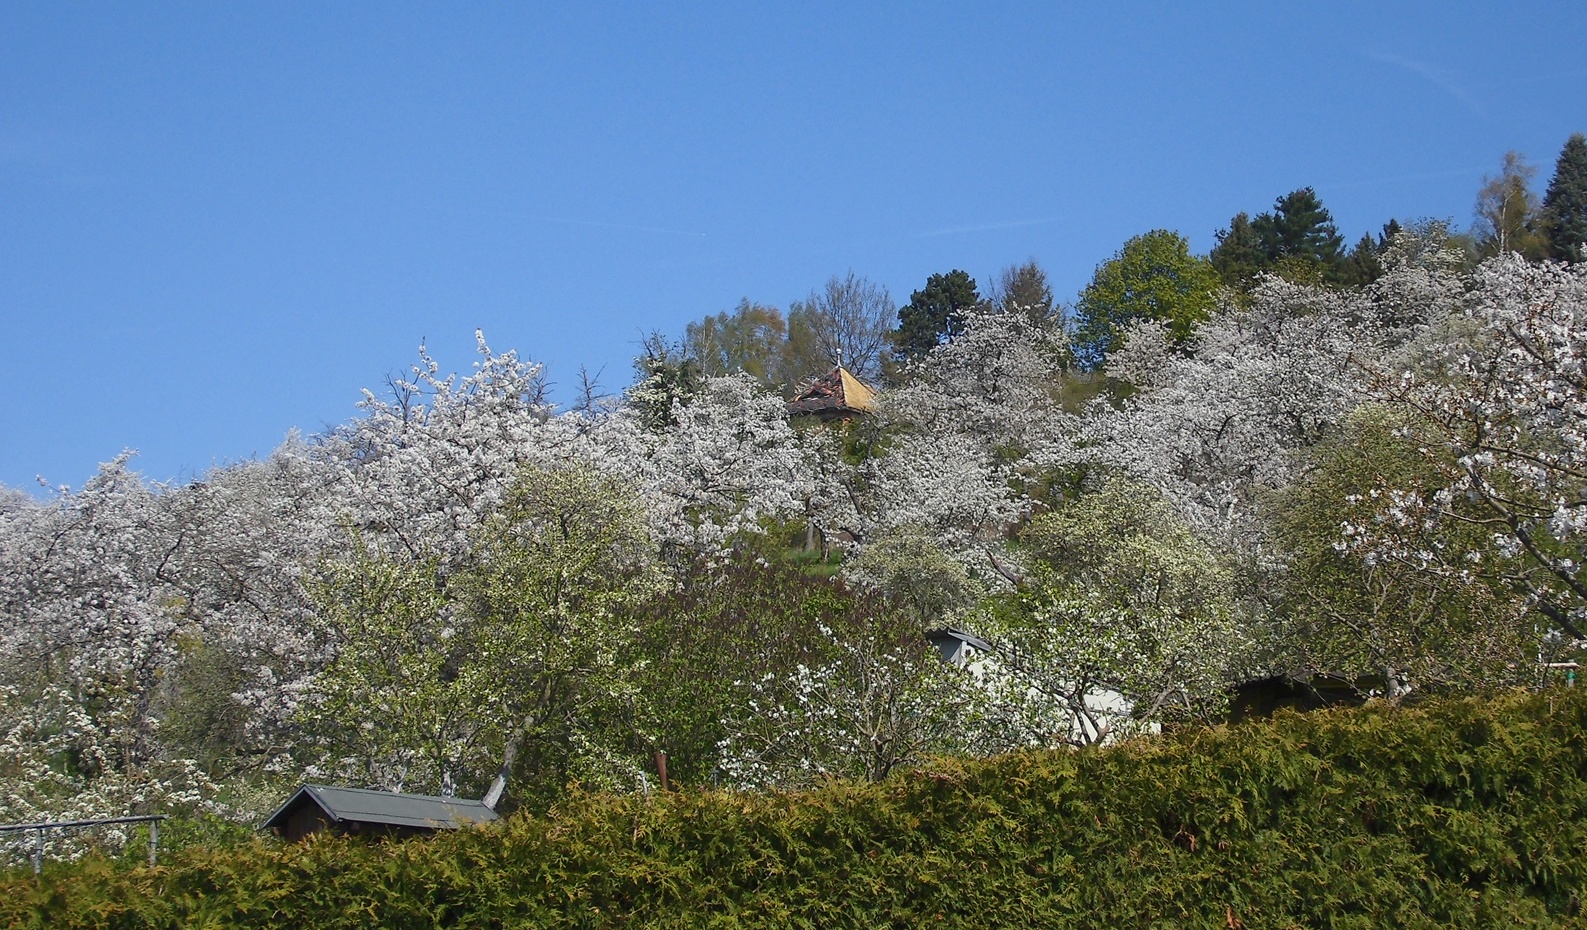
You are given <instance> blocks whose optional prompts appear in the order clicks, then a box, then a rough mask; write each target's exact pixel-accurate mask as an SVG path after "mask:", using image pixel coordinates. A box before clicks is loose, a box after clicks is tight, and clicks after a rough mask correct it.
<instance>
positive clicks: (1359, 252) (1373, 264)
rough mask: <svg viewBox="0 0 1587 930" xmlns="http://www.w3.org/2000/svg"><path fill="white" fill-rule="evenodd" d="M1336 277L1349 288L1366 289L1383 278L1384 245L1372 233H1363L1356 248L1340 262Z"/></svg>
mask: <svg viewBox="0 0 1587 930" xmlns="http://www.w3.org/2000/svg"><path fill="white" fill-rule="evenodd" d="M1335 277H1336V279H1337V280H1338V282H1339V283H1340V284H1344V285H1346V286H1349V287H1365V286H1366V285H1368V284H1371V283H1372V282H1373V281H1376V280H1377V279H1379V278H1381V277H1383V244H1382V243H1381V242H1380V241H1379V240H1377V239H1374V238H1372V234H1371V233H1362V234H1361V238H1360V240H1358V241H1357V242H1356V244H1355V248H1352V249H1351V250H1350V253H1349V254H1348V255H1346V256H1345V257H1344V259H1343V260H1341V261H1340V263H1339V270H1338V273H1337V274H1336V275H1335Z"/></svg>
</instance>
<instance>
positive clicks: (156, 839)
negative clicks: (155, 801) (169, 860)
mask: <svg viewBox="0 0 1587 930" xmlns="http://www.w3.org/2000/svg"><path fill="white" fill-rule="evenodd" d="M159 849H160V822H159V821H158V820H151V821H149V867H150V868H153V867H154V860H155V856H156V855H157V854H158V851H159Z"/></svg>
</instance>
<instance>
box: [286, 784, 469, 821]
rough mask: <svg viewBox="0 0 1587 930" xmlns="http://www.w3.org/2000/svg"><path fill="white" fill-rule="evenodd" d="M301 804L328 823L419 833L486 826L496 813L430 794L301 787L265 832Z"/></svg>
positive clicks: (317, 786)
mask: <svg viewBox="0 0 1587 930" xmlns="http://www.w3.org/2000/svg"><path fill="white" fill-rule="evenodd" d="M304 804H314V805H316V806H318V807H319V809H320V810H322V811H324V812H325V814H326V816H327V817H329V818H330V820H331V822H332V823H375V824H382V825H384V826H392V827H412V828H415V829H420V830H456V829H458V828H460V827H465V826H468V825H470V824H479V823H490V822H491V821H493V820H496V819H498V818H497V815H496V812H495V811H493V810H491V809H490V808H488V807H486V806H485V804H484V802H483V801H469V800H465V799H463V798H442V797H437V796H435V795H431V794H399V793H397V792H395V791H370V790H367V789H364V788H333V787H331V786H329V785H304V786H303V787H301V788H299V789H298V790H297V793H295V794H293V795H292V797H290V798H288V799H287V801H286V803H285V804H282V805H281V807H280V808H278V809H277V810H276V812H275V813H274V814H271V815H270V819H269V820H266V821H265V823H264V825H265V828H266V829H272V828H275V827H279V826H281V825H283V824H285V823H286V822H287V820H288V819H290V818H291V816H292V814H293V812H294V811H296V810H298V809H299V808H301V807H302V805H304Z"/></svg>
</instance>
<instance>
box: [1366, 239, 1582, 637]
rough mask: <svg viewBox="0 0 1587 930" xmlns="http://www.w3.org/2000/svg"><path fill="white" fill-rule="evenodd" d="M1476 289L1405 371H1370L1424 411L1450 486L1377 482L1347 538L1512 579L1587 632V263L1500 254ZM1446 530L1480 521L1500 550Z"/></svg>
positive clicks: (1425, 438)
mask: <svg viewBox="0 0 1587 930" xmlns="http://www.w3.org/2000/svg"><path fill="white" fill-rule="evenodd" d="M1465 284H1466V288H1465V290H1464V291H1463V292H1462V293H1460V294H1458V295H1455V296H1454V297H1453V299H1452V302H1453V306H1452V307H1451V308H1450V312H1449V313H1447V315H1446V316H1445V318H1444V319H1443V320H1442V321H1441V324H1440V325H1438V326H1435V327H1430V328H1429V329H1428V330H1427V332H1426V333H1425V334H1424V335H1423V337H1422V338H1421V339H1419V340H1418V341H1417V343H1415V344H1414V345H1413V346H1411V347H1410V348H1409V350H1408V351H1407V352H1406V353H1404V356H1403V363H1404V367H1391V366H1383V365H1377V366H1367V370H1368V372H1369V373H1370V375H1371V377H1372V393H1373V396H1374V397H1376V398H1378V399H1379V400H1381V401H1383V402H1385V403H1387V404H1389V405H1391V406H1396V407H1399V408H1402V409H1405V410H1407V411H1409V412H1410V413H1411V414H1412V415H1413V416H1411V417H1410V418H1408V419H1409V422H1408V424H1407V426H1406V427H1405V428H1404V435H1405V437H1406V438H1407V439H1408V440H1410V441H1411V442H1412V443H1413V444H1415V445H1416V446H1418V447H1419V448H1422V449H1424V450H1425V451H1426V454H1427V456H1428V459H1429V461H1430V462H1432V463H1434V464H1435V465H1436V466H1437V467H1438V468H1439V469H1440V470H1441V472H1442V475H1443V483H1442V485H1441V486H1439V487H1436V488H1434V489H1432V490H1431V491H1430V492H1418V491H1417V490H1416V489H1412V488H1374V489H1371V493H1372V494H1373V495H1374V499H1375V500H1377V501H1379V506H1378V507H1377V508H1376V509H1375V514H1376V515H1375V517H1374V518H1373V519H1371V520H1366V521H1362V522H1359V523H1354V524H1351V525H1348V526H1347V527H1346V528H1345V535H1346V541H1345V543H1344V544H1345V545H1346V546H1348V547H1349V548H1350V549H1352V550H1353V551H1358V552H1363V553H1374V552H1375V553H1379V554H1381V555H1383V556H1386V557H1394V558H1397V559H1400V560H1402V561H1406V562H1408V563H1412V564H1416V565H1418V566H1419V567H1421V568H1422V569H1423V570H1426V571H1434V572H1443V573H1451V574H1455V575H1461V574H1471V573H1484V574H1488V575H1490V576H1495V577H1499V578H1501V579H1503V580H1504V581H1505V582H1506V583H1507V584H1510V585H1513V586H1514V587H1515V588H1516V589H1517V590H1520V591H1522V592H1524V593H1525V594H1526V596H1527V597H1528V598H1529V599H1530V600H1531V602H1532V603H1533V604H1534V605H1535V606H1536V607H1537V609H1538V610H1540V611H1541V612H1542V613H1543V614H1545V615H1546V616H1547V617H1548V618H1549V621H1550V623H1551V624H1553V625H1554V627H1555V628H1556V629H1558V630H1561V631H1564V632H1565V633H1567V634H1568V635H1569V636H1570V637H1572V638H1575V639H1582V638H1583V637H1584V631H1587V624H1584V622H1583V618H1584V617H1587V580H1584V579H1583V578H1582V577H1581V566H1582V561H1583V558H1584V555H1583V545H1582V543H1583V539H1584V534H1587V496H1584V493H1583V487H1584V481H1587V426H1584V423H1587V361H1584V360H1587V268H1583V267H1582V266H1579V265H1578V266H1570V265H1557V264H1548V263H1544V264H1538V265H1533V264H1528V263H1527V262H1525V261H1523V260H1521V259H1520V258H1518V257H1516V256H1513V255H1510V256H1500V257H1498V258H1495V259H1492V260H1490V261H1488V262H1486V263H1484V264H1483V265H1482V266H1480V267H1479V268H1478V269H1477V270H1476V271H1475V272H1474V273H1473V274H1472V275H1471V277H1470V279H1469V280H1468V281H1467V282H1465ZM1444 524H1450V525H1455V524H1460V525H1468V526H1469V525H1475V526H1478V527H1481V528H1482V529H1483V531H1484V532H1485V533H1486V534H1487V536H1488V538H1489V539H1490V540H1491V548H1490V549H1489V551H1488V552H1486V553H1483V552H1472V551H1462V550H1461V549H1459V548H1456V547H1446V546H1443V545H1440V544H1439V543H1438V541H1437V533H1436V530H1437V528H1438V527H1439V526H1440V525H1444ZM1430 531H1433V532H1430ZM1452 555H1453V556H1455V557H1452Z"/></svg>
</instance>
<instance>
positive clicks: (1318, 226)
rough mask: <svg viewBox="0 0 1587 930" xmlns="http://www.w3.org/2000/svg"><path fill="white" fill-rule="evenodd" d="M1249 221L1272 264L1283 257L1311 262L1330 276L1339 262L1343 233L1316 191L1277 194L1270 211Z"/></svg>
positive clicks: (1325, 274) (1301, 190)
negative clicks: (1340, 233)
mask: <svg viewBox="0 0 1587 930" xmlns="http://www.w3.org/2000/svg"><path fill="white" fill-rule="evenodd" d="M1251 225H1252V227H1253V228H1254V229H1255V230H1256V233H1257V236H1258V237H1259V238H1260V239H1261V242H1262V249H1263V251H1264V252H1266V253H1267V258H1268V261H1269V262H1271V263H1273V264H1278V263H1280V262H1283V261H1284V260H1285V259H1290V260H1294V261H1298V262H1299V263H1301V264H1302V265H1309V266H1315V268H1316V269H1317V270H1319V271H1321V272H1322V274H1323V276H1324V277H1331V276H1332V274H1333V273H1334V272H1335V271H1336V269H1337V267H1338V265H1339V260H1340V256H1341V253H1342V251H1343V249H1344V242H1345V240H1344V237H1343V236H1341V235H1339V229H1338V228H1337V227H1336V226H1334V220H1333V217H1332V216H1331V215H1330V214H1329V213H1328V208H1327V207H1324V206H1323V205H1322V201H1321V200H1319V199H1318V197H1317V192H1316V191H1314V190H1312V189H1311V188H1309V187H1303V188H1301V189H1300V190H1298V191H1291V192H1290V193H1288V194H1285V195H1284V196H1282V197H1280V198H1278V200H1277V202H1275V203H1274V204H1273V212H1272V213H1264V214H1262V215H1261V216H1258V217H1257V218H1256V219H1255V220H1253V221H1252V223H1251Z"/></svg>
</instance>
